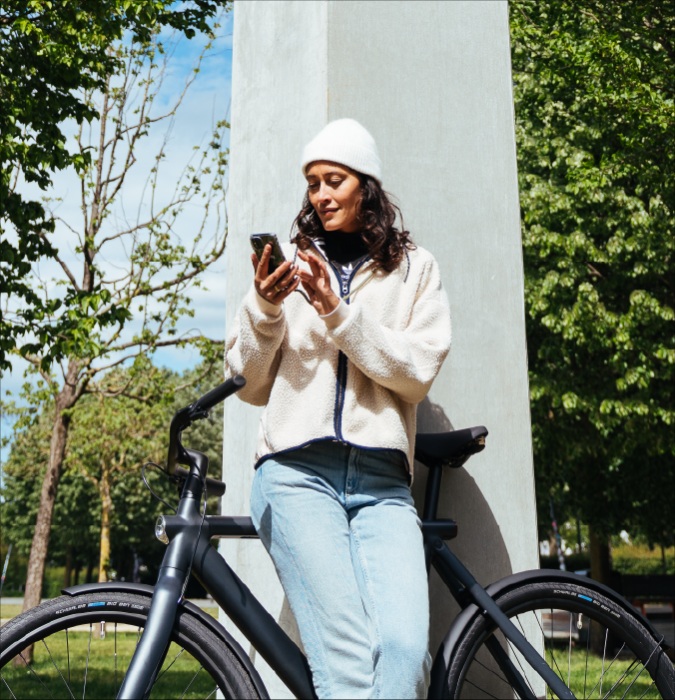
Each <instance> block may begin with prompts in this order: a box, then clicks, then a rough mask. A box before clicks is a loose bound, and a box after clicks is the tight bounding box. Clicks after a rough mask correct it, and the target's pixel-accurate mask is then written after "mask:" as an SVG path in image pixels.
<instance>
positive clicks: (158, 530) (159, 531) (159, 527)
mask: <svg viewBox="0 0 675 700" xmlns="http://www.w3.org/2000/svg"><path fill="white" fill-rule="evenodd" d="M155 537H156V538H157V539H158V540H159V541H160V542H162V543H163V544H169V536H168V535H167V534H166V520H164V516H163V515H160V516H159V518H157V522H156V523H155Z"/></svg>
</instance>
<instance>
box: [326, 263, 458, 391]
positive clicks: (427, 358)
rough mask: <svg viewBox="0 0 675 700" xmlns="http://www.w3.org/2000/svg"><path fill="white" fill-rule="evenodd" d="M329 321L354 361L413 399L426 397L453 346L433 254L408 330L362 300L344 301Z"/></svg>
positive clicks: (334, 335)
mask: <svg viewBox="0 0 675 700" xmlns="http://www.w3.org/2000/svg"><path fill="white" fill-rule="evenodd" d="M324 320H325V321H326V325H327V328H328V332H329V334H330V335H331V337H332V338H333V340H334V341H335V343H336V344H337V346H338V347H339V348H340V349H341V350H342V351H343V352H344V353H345V355H346V356H347V357H348V358H349V360H350V361H351V362H352V363H354V364H355V365H356V366H357V367H358V368H359V369H360V370H361V371H362V372H363V373H364V374H365V375H366V376H367V377H369V378H370V379H371V380H372V381H374V382H376V383H378V384H380V385H381V386H383V387H385V388H387V389H389V390H390V391H392V392H394V393H395V394H397V395H398V396H399V397H400V398H401V399H403V400H404V401H407V402H409V403H419V402H420V401H422V399H424V397H425V396H426V395H427V393H428V391H429V389H430V388H431V384H432V383H433V381H434V379H435V378H436V375H437V374H438V371H439V370H440V368H441V365H442V364H443V361H444V360H445V358H446V356H447V354H448V352H449V350H450V339H451V326H450V306H449V303H448V299H447V296H446V294H445V291H444V290H443V287H442V285H441V280H440V272H439V269H438V264H437V263H436V261H435V260H434V259H433V258H429V259H428V260H426V261H425V264H424V268H423V270H422V271H421V273H420V275H419V278H418V280H417V288H416V293H415V302H414V306H413V310H412V313H411V315H410V321H409V323H408V325H407V327H406V328H405V329H403V330H393V329H391V328H387V327H385V326H383V325H381V324H380V323H378V322H377V321H375V320H373V319H372V317H370V316H369V315H368V313H367V308H364V305H362V304H357V303H355V304H352V305H347V304H345V303H342V304H341V305H340V307H338V312H337V313H336V314H333V315H331V316H330V317H325V319H324Z"/></svg>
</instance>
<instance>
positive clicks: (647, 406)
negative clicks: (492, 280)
mask: <svg viewBox="0 0 675 700" xmlns="http://www.w3.org/2000/svg"><path fill="white" fill-rule="evenodd" d="M674 30H675V13H674V12H673V7H672V4H671V3H669V2H668V3H667V2H663V1H658V0H657V1H651V0H650V2H646V1H644V0H641V1H638V2H633V3H614V2H609V1H608V0H581V1H577V0H575V1H574V2H572V1H570V0H555V1H553V0H513V2H512V3H511V32H512V47H513V49H512V54H513V70H514V90H515V102H516V134H517V145H518V167H519V178H520V192H521V209H522V229H523V239H524V240H523V244H524V256H525V278H526V282H525V283H526V305H527V314H528V326H527V333H528V352H529V358H530V386H531V399H532V414H533V424H534V448H535V464H536V478H537V488H538V492H539V501H540V506H541V508H540V521H541V522H546V521H547V520H548V515H547V514H548V508H549V497H550V496H553V498H554V500H555V503H556V512H557V515H558V519H559V520H562V519H565V518H566V517H575V518H580V519H581V520H582V521H583V522H585V523H587V524H588V525H589V526H590V529H591V533H592V539H594V538H595V541H596V542H606V541H607V538H608V536H609V535H610V534H612V533H616V532H618V531H619V530H620V529H622V528H626V529H628V530H632V531H633V532H640V533H643V534H645V535H646V536H647V537H648V538H649V539H650V541H651V542H653V543H663V544H668V542H672V539H673V534H674V533H673V523H674V522H675V517H674V516H675V512H674V510H673V500H672V492H673V486H674V466H673V465H674V463H675V459H674V458H675V431H674V430H673V425H674V424H675V405H674V402H673V389H674V387H675V342H674V340H675V327H674V321H675V311H674V310H675V286H674V284H673V280H675V274H674V271H673V252H674V249H675V239H674V238H673V235H672V232H673V229H674V228H675V226H674V223H675V222H674V220H673V212H674V211H675V190H674V189H673V187H672V183H673V182H674V181H675V148H674V145H675V144H674V143H673V137H672V134H673V132H672V124H673V121H674V119H673V118H674V117H675V110H674V105H675V101H674V98H675V43H673V37H675V32H674Z"/></svg>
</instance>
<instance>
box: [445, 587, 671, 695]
mask: <svg viewBox="0 0 675 700" xmlns="http://www.w3.org/2000/svg"><path fill="white" fill-rule="evenodd" d="M495 600H496V602H497V603H498V605H499V607H500V608H501V609H502V610H503V611H504V612H505V613H506V615H507V616H508V617H509V619H510V620H511V622H513V623H514V624H515V626H516V627H517V628H518V629H520V630H521V631H522V632H523V633H524V634H525V636H526V637H527V638H528V640H529V641H530V642H531V643H532V644H533V646H534V647H535V649H537V650H539V651H540V653H541V654H542V655H544V654H545V658H546V660H547V662H548V664H549V666H551V668H552V669H553V670H554V671H555V672H556V673H557V674H558V676H559V677H560V678H561V679H562V680H563V682H564V683H565V684H566V685H568V687H569V688H570V689H571V690H572V692H573V693H574V695H575V696H576V697H577V698H591V697H592V698H598V697H600V698H605V697H608V698H615V697H616V698H624V697H631V698H633V697H637V698H642V697H649V698H651V697H654V698H673V697H675V671H674V670H673V664H672V663H671V661H670V660H669V659H668V656H667V655H666V652H665V651H664V649H663V648H662V647H661V646H660V644H659V642H658V640H656V639H654V637H653V636H652V634H651V633H650V632H649V631H648V630H647V629H646V628H645V626H644V625H643V624H642V622H641V621H640V619H639V617H637V616H636V615H634V614H632V613H631V612H630V611H627V610H626V609H624V608H623V607H621V606H619V605H617V604H616V603H614V602H613V601H611V600H609V599H608V598H606V597H604V596H602V595H600V594H599V593H597V592H596V591H594V590H593V589H592V588H589V587H586V586H585V585H583V584H576V583H571V582H555V583H553V582H536V583H525V584H523V585H522V586H520V587H518V588H515V589H513V590H511V591H507V592H505V593H503V594H502V595H500V596H499V597H497V598H496V599H495ZM495 641H499V643H500V645H501V647H502V648H503V649H507V650H508V653H509V657H510V659H511V660H512V661H513V664H514V666H515V668H516V669H517V670H518V671H519V672H520V673H521V674H523V675H524V676H525V678H526V682H527V685H528V687H529V692H530V693H531V694H532V695H533V696H534V697H547V698H549V697H554V696H553V695H552V693H551V690H550V689H549V688H548V687H545V685H544V682H543V680H541V678H540V677H539V676H538V675H537V674H536V673H534V672H533V671H532V669H530V668H529V666H528V664H527V663H526V661H525V660H524V658H523V657H522V655H521V654H520V653H519V652H518V651H516V650H515V648H514V647H513V645H511V644H510V643H509V642H508V641H507V640H506V639H505V638H504V636H503V635H502V634H501V632H500V631H499V630H498V629H496V628H495V625H494V623H493V622H492V620H490V619H488V618H486V617H483V616H480V615H479V616H478V617H477V618H475V620H474V621H473V622H472V624H470V625H469V627H468V628H467V630H465V632H464V634H463V637H462V639H461V640H460V642H459V643H458V645H457V647H456V649H455V654H454V655H453V658H452V660H451V663H450V667H449V670H448V676H447V687H448V691H449V696H450V697H451V698H472V700H474V699H475V700H477V699H479V698H495V697H496V698H508V697H522V694H519V693H518V692H517V691H516V690H515V689H514V688H513V686H514V683H512V682H510V681H509V679H508V672H505V670H504V669H503V668H500V667H499V666H498V665H497V663H496V662H495V660H494V658H493V655H492V654H491V653H490V651H489V649H488V646H490V645H494V644H495Z"/></svg>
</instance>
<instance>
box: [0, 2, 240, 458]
mask: <svg viewBox="0 0 675 700" xmlns="http://www.w3.org/2000/svg"><path fill="white" fill-rule="evenodd" d="M232 19H233V17H232V13H231V12H230V13H228V14H226V15H225V16H224V18H223V19H222V21H221V26H220V28H219V29H218V30H217V38H216V40H215V41H214V42H213V48H212V49H211V50H210V51H209V53H208V54H207V56H206V57H205V59H204V61H203V63H202V66H201V69H200V71H199V73H198V74H197V77H196V79H195V81H194V82H193V83H192V85H191V87H190V89H189V91H188V93H187V95H186V98H185V100H184V102H183V104H182V105H181V107H180V109H179V111H178V113H177V114H176V116H175V119H174V120H173V123H172V124H171V125H169V124H168V123H167V122H164V123H161V124H160V125H159V126H158V127H157V128H156V129H154V130H152V131H151V132H150V134H149V136H148V138H146V139H144V140H143V141H142V142H139V143H141V145H140V146H139V148H138V149H137V152H136V164H135V165H134V167H133V170H132V172H131V173H130V177H129V178H128V179H127V181H126V182H125V186H124V190H123V192H122V196H121V198H120V200H119V205H118V206H117V207H116V209H115V210H114V212H113V215H112V216H111V217H110V226H111V227H112V228H111V231H112V230H114V227H115V226H122V225H123V224H124V222H125V221H129V220H135V219H136V217H137V216H138V215H139V214H140V215H141V216H142V215H143V214H146V213H147V211H148V210H149V208H150V206H151V205H150V191H151V190H150V188H148V187H147V184H146V183H147V178H148V174H149V171H150V169H151V167H152V166H153V164H154V162H155V155H156V153H157V151H158V149H159V148H160V147H161V145H162V143H163V142H164V141H166V144H167V145H166V158H165V159H164V160H163V161H162V166H161V170H160V175H159V177H158V183H157V188H156V190H155V193H154V201H155V205H156V206H157V205H158V204H161V203H162V202H163V201H166V200H167V198H168V197H170V196H171V194H172V192H173V191H174V189H175V186H176V182H177V179H178V176H179V174H180V172H181V171H182V169H183V168H184V167H185V165H186V164H187V163H188V162H189V161H190V159H191V158H193V157H194V155H193V154H194V150H193V149H194V147H195V146H202V147H203V146H205V145H206V144H208V142H209V137H210V134H211V132H212V128H213V126H214V125H215V123H216V122H217V121H219V120H221V119H227V120H229V117H230V96H231V75H232ZM163 38H164V39H165V40H166V46H167V47H170V49H169V51H168V52H167V53H169V59H168V63H167V75H166V78H165V79H164V81H163V83H162V86H161V89H160V92H159V93H158V95H157V97H156V99H155V102H154V103H153V110H155V114H159V112H160V111H161V110H162V108H163V107H166V105H169V104H172V103H173V101H174V100H175V98H176V95H177V94H178V92H179V91H180V90H182V88H183V85H184V84H185V79H186V77H187V76H189V75H190V74H191V71H192V70H193V67H194V65H195V61H196V60H197V58H198V56H199V54H200V52H201V49H202V47H203V45H204V44H205V43H206V39H205V37H202V36H196V37H195V38H194V39H193V40H191V41H187V40H185V39H183V40H181V41H180V42H178V43H177V44H176V43H175V40H173V39H172V38H171V37H170V36H169V35H166V36H165V37H163ZM64 131H65V132H66V133H67V134H69V135H70V136H71V137H72V136H73V135H74V134H75V125H68V126H67V127H66V128H65V129H64ZM224 143H225V145H227V144H228V143H229V133H227V132H226V134H225V140H224ZM53 179H54V186H53V188H52V189H51V190H50V191H49V192H46V193H45V192H40V191H36V190H35V189H33V190H31V189H30V188H29V187H28V186H25V185H24V186H23V190H24V192H25V193H26V194H30V195H32V196H36V197H43V196H45V195H47V196H48V197H49V198H50V199H51V200H52V201H51V203H50V204H49V206H50V207H51V208H52V209H53V211H54V213H55V214H56V216H57V217H58V218H59V221H58V222H57V228H56V231H55V234H54V238H53V240H54V242H55V244H56V245H57V247H59V249H60V251H61V252H62V254H63V256H64V257H65V258H66V260H67V261H68V260H72V261H73V265H74V264H75V260H76V257H74V252H73V251H74V249H75V246H76V245H77V240H76V238H75V237H74V235H73V233H72V232H71V231H70V230H69V226H72V227H73V228H75V229H77V227H78V224H79V225H80V228H81V222H82V215H81V211H80V181H79V179H78V178H77V176H75V174H74V173H73V172H66V171H63V172H59V173H57V174H56V175H55V176H54V178H53ZM203 211H204V209H203V206H202V205H201V204H200V203H198V202H195V203H193V204H190V205H189V208H188V209H187V210H186V215H185V216H183V217H182V219H181V220H179V221H178V223H177V226H176V233H177V235H178V236H180V238H181V241H183V242H185V243H189V242H190V241H191V240H192V238H193V236H194V230H193V229H194V222H196V221H199V220H200V219H201V216H202V213H203ZM215 227H216V222H215V221H214V220H210V221H208V222H207V226H206V230H207V232H208V231H213V230H214V229H215ZM8 235H9V236H11V235H12V233H11V232H8ZM123 259H124V251H122V250H121V249H118V250H117V251H115V250H114V248H113V249H112V250H111V251H110V252H109V253H108V256H107V257H106V266H109V269H111V270H113V269H115V267H116V266H118V265H121V264H122V261H123ZM224 268H225V264H224V261H223V260H222V259H221V260H220V261H219V262H218V263H216V264H215V265H214V266H213V268H212V269H210V270H209V272H208V273H207V274H206V275H205V277H204V282H205V288H204V289H201V290H196V291H195V293H194V294H193V295H192V299H193V309H194V312H195V313H194V317H192V318H190V319H186V320H185V322H184V323H182V326H181V330H183V331H187V330H191V329H199V330H200V331H201V332H203V333H204V335H206V336H208V337H211V338H223V337H224V334H225V305H224V284H223V274H224ZM39 274H40V277H41V278H42V279H43V280H44V281H45V282H46V283H47V284H48V285H50V289H51V293H52V294H53V295H57V294H59V288H58V286H55V285H54V283H53V282H52V280H55V279H56V278H58V277H61V276H62V273H61V271H60V268H58V267H56V265H55V264H53V263H52V264H48V263H47V264H46V263H42V264H41V265H40V267H39ZM77 276H79V275H76V277H77ZM4 303H5V300H4V299H3V306H4ZM199 359H200V358H199V354H198V353H197V352H196V351H193V350H189V349H164V350H161V351H160V352H158V353H157V355H156V356H155V362H156V363H157V364H160V365H164V366H168V367H170V368H172V369H174V370H177V371H182V370H185V369H189V368H191V367H193V366H195V364H197V363H198V362H199ZM24 369H25V363H22V362H21V361H20V360H14V361H13V367H12V370H11V371H9V372H6V373H4V375H3V377H2V387H1V394H2V398H3V399H5V398H8V397H10V396H11V398H13V399H15V400H16V399H17V394H18V391H19V389H20V387H21V385H22V384H23V383H24V381H25V379H24V376H23V373H24ZM0 429H1V430H2V436H3V437H5V436H7V435H8V434H11V430H12V423H11V420H10V419H8V418H7V417H6V416H4V415H3V417H2V420H1V421H0ZM5 458H6V450H3V452H2V461H4V459H5Z"/></svg>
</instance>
